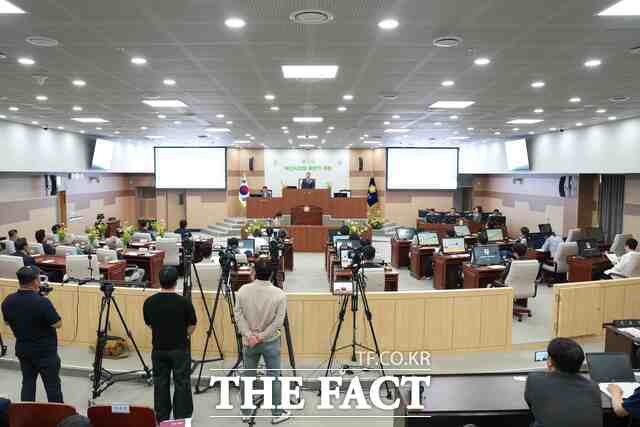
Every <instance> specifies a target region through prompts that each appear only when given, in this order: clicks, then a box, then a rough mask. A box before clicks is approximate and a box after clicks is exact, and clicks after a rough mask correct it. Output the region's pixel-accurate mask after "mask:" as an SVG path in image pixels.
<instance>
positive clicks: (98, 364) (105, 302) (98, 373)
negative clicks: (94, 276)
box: [89, 281, 153, 406]
mask: <svg viewBox="0 0 640 427" xmlns="http://www.w3.org/2000/svg"><path fill="white" fill-rule="evenodd" d="M99 283H100V290H101V291H102V293H103V296H102V300H101V301H100V314H99V316H98V330H97V335H98V338H97V340H96V354H95V358H94V360H93V373H92V375H91V380H92V392H91V396H92V397H91V399H90V400H89V405H90V406H91V404H92V403H93V402H92V400H93V399H96V398H98V397H99V396H100V395H101V394H102V393H103V392H104V391H105V390H106V389H108V388H109V387H111V386H112V385H113V384H115V383H116V382H118V381H125V380H128V379H131V378H135V377H136V375H134V374H140V373H142V375H141V376H142V378H144V379H145V380H146V381H147V383H148V384H149V385H151V384H152V381H153V378H152V376H151V369H149V367H148V366H147V364H146V363H145V361H144V359H143V358H142V354H141V353H140V349H139V348H138V345H137V344H136V341H135V340H134V339H133V336H132V335H131V331H130V330H129V328H128V327H127V323H126V322H125V320H124V317H123V316H122V312H121V311H120V307H118V302H117V301H116V299H115V297H114V296H113V291H114V285H116V284H121V285H127V286H128V285H129V284H130V283H128V282H118V281H109V282H106V281H103V282H99ZM112 306H113V307H115V309H116V312H117V313H118V317H119V318H120V321H121V322H122V326H123V327H124V330H125V332H126V333H127V337H129V339H130V340H131V344H133V347H134V348H135V350H136V353H137V355H138V359H140V363H141V364H142V369H138V370H134V371H127V372H119V373H113V372H110V371H108V370H107V369H105V368H103V367H102V361H103V359H104V348H105V346H106V345H107V341H109V340H113V339H117V337H113V336H109V319H110V315H111V307H112Z"/></svg>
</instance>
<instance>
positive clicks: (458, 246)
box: [442, 237, 467, 255]
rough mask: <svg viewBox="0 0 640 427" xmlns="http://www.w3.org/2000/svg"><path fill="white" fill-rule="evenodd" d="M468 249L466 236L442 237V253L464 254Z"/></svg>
mask: <svg viewBox="0 0 640 427" xmlns="http://www.w3.org/2000/svg"><path fill="white" fill-rule="evenodd" d="M466 251H467V248H466V247H465V244H464V237H452V238H448V239H442V253H443V254H445V255H453V254H463V253H465V252H466Z"/></svg>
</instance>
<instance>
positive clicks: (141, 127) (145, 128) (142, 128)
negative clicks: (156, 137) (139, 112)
mask: <svg viewBox="0 0 640 427" xmlns="http://www.w3.org/2000/svg"><path fill="white" fill-rule="evenodd" d="M147 129H149V128H148V127H146V126H140V130H147Z"/></svg>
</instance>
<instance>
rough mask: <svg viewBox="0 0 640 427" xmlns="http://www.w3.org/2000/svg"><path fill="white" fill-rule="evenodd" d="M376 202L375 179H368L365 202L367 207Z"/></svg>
mask: <svg viewBox="0 0 640 427" xmlns="http://www.w3.org/2000/svg"><path fill="white" fill-rule="evenodd" d="M376 203H378V189H377V188H376V180H375V179H373V178H371V179H370V180H369V189H368V190H367V204H368V205H369V207H371V206H373V205H375V204H376Z"/></svg>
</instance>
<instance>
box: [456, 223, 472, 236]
mask: <svg viewBox="0 0 640 427" xmlns="http://www.w3.org/2000/svg"><path fill="white" fill-rule="evenodd" d="M453 231H455V233H456V237H467V236H469V235H471V231H469V226H468V225H456V226H454V227H453Z"/></svg>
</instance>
